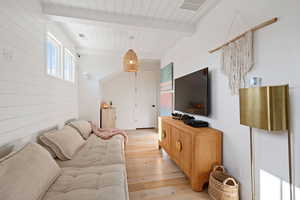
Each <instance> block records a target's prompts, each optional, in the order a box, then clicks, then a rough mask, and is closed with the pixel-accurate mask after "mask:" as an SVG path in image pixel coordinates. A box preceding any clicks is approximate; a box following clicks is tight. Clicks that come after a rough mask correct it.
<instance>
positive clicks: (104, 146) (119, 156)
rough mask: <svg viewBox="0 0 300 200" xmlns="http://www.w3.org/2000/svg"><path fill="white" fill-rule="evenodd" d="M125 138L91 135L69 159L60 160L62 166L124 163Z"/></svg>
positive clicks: (59, 163)
mask: <svg viewBox="0 0 300 200" xmlns="http://www.w3.org/2000/svg"><path fill="white" fill-rule="evenodd" d="M123 145H124V138H123V137H122V136H120V135H116V136H114V137H112V138H111V139H109V140H103V139H101V138H99V137H97V136H95V135H91V136H90V137H89V138H88V139H87V141H86V144H85V145H84V146H83V147H82V148H81V149H80V151H78V152H77V153H76V154H75V155H74V156H73V158H72V160H68V161H59V160H57V163H58V165H59V166H61V167H74V166H75V167H86V166H99V165H111V164H122V163H124V162H125V161H124V147H123Z"/></svg>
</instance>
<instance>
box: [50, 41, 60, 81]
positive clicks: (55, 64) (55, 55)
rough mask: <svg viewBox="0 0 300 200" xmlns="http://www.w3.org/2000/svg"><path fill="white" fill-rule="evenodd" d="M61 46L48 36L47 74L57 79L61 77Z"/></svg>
mask: <svg viewBox="0 0 300 200" xmlns="http://www.w3.org/2000/svg"><path fill="white" fill-rule="evenodd" d="M60 52H61V46H60V44H59V43H58V42H57V41H56V40H54V39H53V38H52V36H50V35H48V38H47V73H48V74H50V75H53V76H56V77H60V74H61V73H60V72H61V70H60V69H61V65H60V60H61V56H60Z"/></svg>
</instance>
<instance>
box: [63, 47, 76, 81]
mask: <svg viewBox="0 0 300 200" xmlns="http://www.w3.org/2000/svg"><path fill="white" fill-rule="evenodd" d="M74 71H75V58H74V56H73V54H72V53H71V52H70V51H69V50H68V49H66V48H65V51H64V80H66V81H72V82H74V74H75V73H74Z"/></svg>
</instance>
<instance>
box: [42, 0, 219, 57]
mask: <svg viewBox="0 0 300 200" xmlns="http://www.w3.org/2000/svg"><path fill="white" fill-rule="evenodd" d="M184 2H185V3H186V4H184V7H185V8H192V9H193V8H195V7H194V6H195V5H196V6H198V7H199V9H197V10H196V11H192V10H187V9H182V8H180V7H181V6H182V4H183V3H184ZM218 2H219V0H42V3H43V9H44V13H45V14H46V15H48V16H49V17H50V18H51V19H52V20H54V21H57V22H59V23H62V24H63V26H64V28H65V30H67V31H68V32H69V34H70V35H71V37H72V38H73V39H74V40H75V41H76V42H77V45H78V49H79V51H81V52H87V51H89V52H91V51H93V52H104V51H105V52H112V53H114V52H121V53H122V52H125V51H126V50H127V49H128V48H134V49H136V51H138V52H139V54H140V55H142V56H144V57H152V58H153V57H157V58H159V57H160V56H161V55H162V54H163V53H164V52H165V51H166V50H167V49H168V48H170V47H172V46H173V45H174V44H175V43H176V42H177V41H178V40H180V39H181V38H183V37H186V36H190V35H192V34H193V33H194V31H195V29H196V23H197V22H198V20H199V19H200V18H201V17H202V16H203V15H205V14H206V13H207V12H208V11H209V10H210V9H211V8H212V7H214V6H215V5H216V4H217V3H218ZM131 36H133V38H134V39H131V40H130V39H129V38H130V37H131Z"/></svg>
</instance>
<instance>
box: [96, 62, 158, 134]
mask: <svg viewBox="0 0 300 200" xmlns="http://www.w3.org/2000/svg"><path fill="white" fill-rule="evenodd" d="M159 64H160V63H159V62H157V61H150V60H148V61H147V60H144V61H142V62H141V64H140V71H139V72H138V73H137V79H135V74H134V73H128V72H120V73H118V74H116V75H113V76H111V77H108V78H106V79H105V80H102V81H101V85H102V100H104V101H106V102H107V103H109V102H110V101H112V103H113V106H114V107H116V115H117V120H116V127H117V128H120V129H127V130H129V129H136V128H139V127H138V126H139V124H138V123H139V119H140V118H142V116H141V115H142V114H143V113H140V112H139V109H138V107H139V102H138V101H139V98H138V94H136V93H135V89H134V88H135V85H136V87H137V92H138V91H141V90H144V89H145V88H141V87H145V86H143V85H142V84H139V82H140V81H141V80H140V77H142V76H143V75H144V74H143V75H142V74H141V73H143V72H146V71H148V72H151V73H154V76H155V77H156V80H153V82H155V83H156V85H155V86H153V87H154V88H156V90H157V94H156V97H157V96H159V90H158V86H159V83H158V81H159V66H160V65H159ZM147 83H148V82H147ZM149 83H150V82H149ZM149 87H150V88H151V86H149ZM135 104H136V106H135ZM156 104H158V103H157V102H156ZM140 105H142V104H140ZM149 106H150V105H149Z"/></svg>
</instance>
